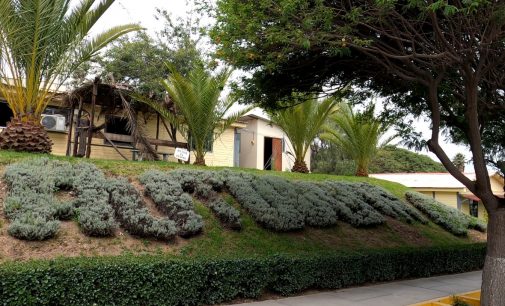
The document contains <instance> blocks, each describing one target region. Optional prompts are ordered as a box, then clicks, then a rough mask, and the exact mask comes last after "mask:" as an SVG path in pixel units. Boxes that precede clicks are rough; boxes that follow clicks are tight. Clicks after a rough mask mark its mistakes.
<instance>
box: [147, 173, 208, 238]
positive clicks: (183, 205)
mask: <svg viewBox="0 0 505 306" xmlns="http://www.w3.org/2000/svg"><path fill="white" fill-rule="evenodd" d="M140 182H141V183H142V184H143V185H144V186H145V188H146V189H145V190H146V194H147V195H148V196H150V197H151V198H152V199H153V201H154V203H155V204H156V206H157V207H158V209H159V210H160V211H162V212H163V213H164V214H166V215H167V216H168V217H169V218H170V219H172V220H175V222H176V224H177V230H178V234H179V235H180V236H182V237H190V236H193V235H196V234H198V233H200V232H201V231H202V228H203V220H202V217H201V216H200V215H198V214H196V213H195V211H194V206H193V199H192V198H191V196H190V195H189V194H188V193H185V192H184V190H183V187H182V186H184V185H185V182H182V181H176V180H174V179H173V178H172V177H170V176H169V175H168V174H167V173H164V172H162V171H156V170H152V171H148V172H146V173H144V174H143V175H142V176H141V177H140ZM188 184H189V183H188Z"/></svg>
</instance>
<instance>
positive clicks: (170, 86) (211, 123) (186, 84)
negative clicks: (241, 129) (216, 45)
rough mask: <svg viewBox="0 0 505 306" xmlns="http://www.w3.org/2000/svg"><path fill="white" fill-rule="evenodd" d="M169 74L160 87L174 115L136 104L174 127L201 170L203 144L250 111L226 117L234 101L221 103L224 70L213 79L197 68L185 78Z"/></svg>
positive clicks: (159, 107)
mask: <svg viewBox="0 0 505 306" xmlns="http://www.w3.org/2000/svg"><path fill="white" fill-rule="evenodd" d="M171 71H172V72H171V73H170V76H169V78H168V80H166V81H163V86H164V87H165V89H166V91H167V93H168V95H169V97H170V99H171V101H172V102H173V103H174V105H175V109H177V115H174V113H173V112H170V111H169V110H167V109H166V108H165V107H163V106H162V105H161V104H159V103H156V102H154V101H149V100H147V99H142V98H141V99H138V100H140V101H141V102H143V103H147V104H149V105H150V106H151V107H152V108H153V109H154V110H156V111H157V112H158V113H159V114H160V115H161V116H162V117H163V118H164V119H166V120H167V121H169V122H171V123H173V124H174V125H175V126H177V128H178V129H179V131H181V133H182V135H184V136H185V137H186V140H187V141H188V142H189V143H191V144H192V145H193V146H194V151H195V162H194V164H195V165H201V166H205V154H206V153H207V151H206V144H207V143H208V142H209V141H214V140H216V139H217V138H219V136H221V134H222V133H223V132H224V131H225V130H226V129H227V128H228V127H230V125H231V124H232V123H234V122H235V121H237V119H238V118H240V117H241V116H243V115H244V114H245V113H246V112H247V111H249V109H250V108H246V109H243V110H241V111H237V112H233V113H230V109H231V107H232V106H233V105H234V104H235V101H234V100H232V99H231V98H230V97H227V98H225V99H221V93H222V91H223V89H224V87H225V86H226V82H227V81H228V78H229V77H230V75H231V70H228V69H225V70H223V71H221V72H220V73H218V74H217V75H215V76H213V75H212V74H211V73H210V72H209V71H207V70H206V69H205V68H204V67H202V66H201V65H197V66H196V67H194V68H193V69H192V70H191V71H190V72H189V73H187V75H186V76H184V75H182V74H181V73H180V72H178V71H175V69H173V68H172V69H171Z"/></svg>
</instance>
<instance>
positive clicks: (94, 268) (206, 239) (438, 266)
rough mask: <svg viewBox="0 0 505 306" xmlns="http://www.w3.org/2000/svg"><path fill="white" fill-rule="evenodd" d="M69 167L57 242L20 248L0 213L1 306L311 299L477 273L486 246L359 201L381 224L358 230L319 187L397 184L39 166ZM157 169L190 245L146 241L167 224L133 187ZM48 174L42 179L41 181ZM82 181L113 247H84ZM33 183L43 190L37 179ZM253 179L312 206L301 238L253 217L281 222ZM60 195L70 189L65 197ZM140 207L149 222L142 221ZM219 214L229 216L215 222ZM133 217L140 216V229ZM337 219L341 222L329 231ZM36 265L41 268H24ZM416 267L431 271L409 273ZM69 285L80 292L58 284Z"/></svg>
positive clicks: (1, 190)
mask: <svg viewBox="0 0 505 306" xmlns="http://www.w3.org/2000/svg"><path fill="white" fill-rule="evenodd" d="M20 156H21V157H22V158H25V156H26V157H29V158H33V155H22V154H18V153H16V154H13V153H10V152H3V151H2V152H0V171H1V170H6V169H5V168H4V167H5V166H6V165H12V163H13V162H17V163H19V164H23V163H25V162H28V163H29V162H30V161H29V160H28V161H27V160H24V161H21V157H20ZM4 157H5V158H4ZM20 161H21V162H20ZM67 162H68V165H70V166H71V168H67V169H73V170H71V172H70V173H72V171H74V172H77V173H75V174H72V175H66V176H61V175H57V176H56V177H57V178H70V180H68V182H67V183H65V184H63V183H57V185H59V186H61V187H59V188H58V189H59V190H58V191H57V192H56V193H55V194H54V195H53V194H52V195H53V197H54V198H55V199H56V200H57V201H56V202H55V203H59V202H65V203H72V204H73V205H74V206H72V207H75V209H74V210H73V211H74V216H73V217H71V219H72V221H70V222H65V221H59V220H60V218H61V217H59V216H56V215H55V217H54V219H55V221H57V222H59V223H60V226H59V230H58V232H57V235H55V236H53V237H52V238H51V239H48V240H46V241H43V242H26V241H24V240H19V239H16V238H14V237H12V236H11V235H9V234H8V231H7V229H8V228H9V226H10V225H11V224H12V221H11V220H10V219H9V220H8V219H6V218H5V215H6V214H5V212H6V211H5V207H4V210H3V211H2V209H1V207H0V244H2V245H3V246H4V247H2V248H0V300H2V302H3V303H6V304H9V305H26V304H30V303H31V304H61V303H65V304H76V305H87V304H93V303H96V304H113V303H116V304H118V303H119V304H128V305H153V304H157V305H173V304H211V303H220V302H225V301H230V300H231V299H234V298H244V297H246V298H253V297H257V296H259V295H260V294H262V292H264V291H265V290H267V291H269V292H270V291H272V292H276V293H279V294H285V295H287V294H292V293H296V292H299V291H301V290H305V289H310V288H339V287H345V286H350V285H359V284H361V283H363V282H374V281H381V280H392V279H401V278H405V277H416V276H427V275H429V274H430V273H450V272H460V271H461V272H463V271H468V270H471V269H477V268H479V267H481V266H482V254H483V253H482V250H483V249H484V247H483V246H478V247H477V248H476V247H474V246H473V245H472V244H471V243H472V242H474V241H482V240H475V239H474V238H475V235H476V233H475V232H473V231H472V235H469V236H468V237H460V236H454V235H452V234H450V233H449V232H447V231H445V230H443V229H442V228H441V227H439V226H438V225H435V224H434V223H431V222H429V223H428V224H423V223H421V222H413V223H408V222H407V220H406V219H404V218H403V219H402V218H401V217H400V218H398V219H394V218H392V217H390V216H387V215H383V214H382V213H381V212H380V211H379V210H378V209H375V208H374V207H373V206H372V205H369V204H367V203H366V200H363V199H362V198H360V197H358V196H355V197H356V198H358V199H361V201H362V202H363V203H364V204H366V205H368V207H370V211H373V212H375V213H376V214H377V215H379V216H381V217H382V218H383V219H384V221H383V223H381V224H377V225H374V226H355V225H352V224H351V222H349V221H346V219H345V218H344V216H345V214H348V216H351V217H355V216H356V214H355V213H354V212H353V211H352V210H351V209H350V208H349V206H347V205H346V204H345V203H344V202H343V201H342V200H341V199H340V198H336V197H334V196H333V195H332V194H333V193H336V191H339V190H340V189H338V188H333V187H328V188H327V187H326V185H327V184H329V183H330V182H332V181H340V182H342V181H346V182H347V183H359V182H370V183H372V184H374V185H375V184H376V183H377V184H379V185H381V186H384V187H385V189H386V190H387V191H388V192H391V193H393V194H394V195H395V196H397V195H398V194H404V191H405V189H404V188H403V187H402V186H401V185H397V184H392V183H389V182H385V181H380V180H374V179H360V178H354V177H349V178H344V177H335V176H328V175H312V174H310V175H297V174H293V173H274V172H262V171H253V170H246V171H244V170H242V169H241V170H238V171H237V170H235V169H226V170H221V169H212V170H211V169H209V170H205V171H203V170H202V169H199V168H195V167H193V166H189V167H187V166H185V165H179V164H176V163H166V162H159V163H152V162H119V161H107V162H105V161H100V160H90V161H89V162H90V163H89V164H87V163H82V162H81V161H80V160H77V159H73V158H70V159H68V160H65V161H63V158H56V157H50V158H49V161H48V162H47V164H44V165H43V167H44V168H47V169H50V168H51V166H49V165H50V164H53V163H54V165H56V164H59V163H62V164H67ZM153 167H156V168H159V169H163V170H166V171H163V172H162V173H163V174H165V175H168V176H169V177H170V181H166V182H164V183H165V184H175V185H176V186H177V184H178V186H179V188H180V189H178V190H179V192H180V190H181V189H182V192H183V193H182V194H186V195H187V196H188V197H189V198H190V199H191V198H192V208H193V210H194V213H195V214H197V215H199V216H201V218H202V222H203V227H202V230H201V233H200V234H199V235H197V236H194V237H192V238H191V239H181V238H178V237H174V239H173V240H172V242H170V243H166V241H167V239H165V238H163V236H162V235H159V236H156V234H155V233H157V232H156V231H154V232H150V231H149V229H150V227H149V226H147V227H145V226H144V225H146V224H148V223H147V222H146V221H145V220H148V219H151V218H152V219H153V220H165V219H169V217H168V215H167V214H165V213H163V211H161V209H159V208H158V206H156V204H155V203H154V201H152V200H151V199H150V197H146V196H145V195H144V192H145V191H146V189H147V186H145V185H143V184H141V182H140V179H139V178H140V177H141V176H142V174H143V173H144V172H145V171H146V170H148V169H150V168H153ZM174 168H175V170H174ZM58 169H60V168H59V167H58ZM61 170H63V168H61ZM95 171H99V172H102V173H101V174H98V172H95ZM5 172H6V171H4V173H5ZM27 172H28V173H32V172H33V171H27ZM46 172H47V171H45V169H44V171H43V172H39V173H46ZM84 172H87V173H88V176H89V177H98V178H99V180H100V181H101V182H102V183H103V181H102V176H103V178H104V179H105V182H106V184H104V186H105V191H106V193H107V195H108V198H107V205H108V206H109V207H110V209H111V215H112V217H113V220H114V222H115V224H116V228H118V230H116V231H115V232H114V236H111V237H89V236H87V235H85V234H84V231H83V230H82V227H81V226H80V225H79V224H78V222H73V220H75V221H77V220H78V216H79V214H80V212H79V209H80V208H83V206H82V205H75V204H76V202H78V201H79V200H80V199H79V198H80V195H81V194H82V193H85V192H91V190H90V189H93V188H95V189H97V190H98V189H100V188H98V187H99V186H98V183H96V182H95V183H93V184H91V183H92V182H85V183H86V184H89V185H86V186H83V187H81V188H80V189H79V191H78V190H77V189H76V188H75V187H74V185H75V184H76V182H75V180H76V179H79V180H84V178H85V177H84V175H82V176H81V177H80V178H79V176H78V174H80V173H84ZM33 173H35V172H33ZM265 174H268V175H265ZM182 176H184V178H183V177H182ZM272 176H273V177H274V178H272ZM27 177H29V176H27ZM237 177H238V178H240V180H237ZM33 179H34V181H35V182H36V186H38V184H39V183H38V182H37V180H36V179H38V177H37V176H34V178H33ZM88 179H89V178H88ZM253 179H255V180H261V179H263V180H265V181H267V182H268V183H269V184H271V185H272V186H271V188H272V190H273V191H274V192H276V193H278V197H281V196H283V197H286V196H288V195H293V194H295V193H296V195H297V196H298V198H297V199H296V203H299V204H303V205H307V207H310V208H309V209H307V208H302V207H297V211H298V212H299V213H300V214H301V215H302V216H303V223H304V226H303V230H297V231H296V232H291V231H287V232H286V231H281V232H279V231H276V230H273V229H272V228H269V227H267V226H265V225H264V224H263V223H261V222H260V221H258V219H257V217H259V218H263V219H264V220H268V218H271V217H272V216H275V214H276V212H275V210H274V209H273V206H271V205H270V204H269V203H268V202H267V201H265V200H264V199H263V197H261V195H258V194H257V192H256V190H255V189H254V187H253V185H252V183H250V182H249V183H247V184H242V183H243V181H245V182H248V181H249V180H253ZM278 179H281V180H278ZM41 181H42V180H41ZM2 183H5V185H3V184H2ZM233 183H240V184H242V185H240V186H241V187H240V188H246V189H247V188H249V190H250V191H251V194H252V197H251V199H252V200H251V199H247V197H245V200H246V202H244V203H245V204H247V205H249V206H247V207H246V205H242V202H241V201H240V199H241V197H243V195H244V194H243V193H241V192H239V193H237V195H238V196H237V197H234V196H233V194H232V192H231V189H232V188H231V186H233ZM274 184H276V185H275V186H274ZM65 185H66V186H67V187H63V186H65ZM236 185H237V184H236ZM235 187H236V186H235ZM37 188H38V187H37ZM173 189H177V188H175V187H174V188H173ZM290 189H292V190H290ZM100 190H101V189H100ZM347 191H348V192H350V191H349V190H347ZM10 192H11V190H10V187H9V184H7V179H6V178H4V179H3V180H1V179H0V198H4V199H5V198H8V197H9V193H10ZM39 195H41V193H39ZM69 195H71V197H68V196H69ZM216 196H217V197H216ZM184 197H186V196H184ZM352 199H354V198H352ZM92 200H93V201H97V199H92ZM215 200H216V202H214V201H215ZM242 200H244V199H242ZM100 201H101V200H100ZM248 201H249V202H248ZM282 201H283V203H290V201H286V200H282ZM291 202H293V203H294V202H295V201H291ZM257 203H265V205H266V209H273V210H272V214H263V213H261V214H258V215H257V216H256V215H253V214H252V213H251V211H253V210H255V209H257V205H251V204H257ZM179 204H180V203H179ZM225 205H227V206H225ZM214 206H216V208H214ZM217 206H220V207H217ZM328 207H330V208H331V210H329V211H328V212H329V215H328V216H329V218H327V219H325V218H324V217H326V216H325V214H319V212H324V211H327V209H328ZM145 208H147V209H148V212H150V214H152V217H149V216H145V215H144V214H143V212H146V210H145ZM222 208H224V210H225V211H226V212H224V213H220V211H221V209H222ZM228 210H229V211H228ZM332 211H333V212H334V214H333V213H331V212H332ZM260 212H261V211H260ZM307 212H310V213H311V214H309V213H307ZM220 215H221V217H220ZM237 215H238V216H239V220H240V226H241V230H240V231H236V230H230V227H229V226H228V225H227V223H226V222H223V220H224V219H225V218H228V217H229V216H235V217H236V216H237ZM137 216H143V217H142V218H140V219H136V217H137ZM144 217H145V218H144ZM335 218H336V220H337V221H336V224H333V222H334V220H335ZM136 220H139V221H136ZM234 220H236V219H234ZM260 220H261V219H260ZM328 220H330V221H331V222H328ZM148 222H149V221H148ZM173 222H174V228H175V229H174V236H177V232H178V226H177V224H175V223H176V222H175V220H173ZM268 222H271V224H276V222H277V221H275V220H273V219H270V220H269V221H268ZM136 231H138V232H136ZM469 231H471V230H469ZM151 234H154V235H151ZM132 235H133V236H132ZM139 238H142V239H139ZM146 254H148V255H146ZM139 255H140V256H139ZM83 256H84V257H83ZM70 257H80V258H75V259H72V258H70ZM59 258H61V259H59ZM32 259H38V260H36V261H28V262H26V261H27V260H32ZM418 262H425V263H427V262H429V263H430V264H426V265H418V264H413V263H418ZM431 263H433V264H431ZM68 279H75V280H77V281H76V282H68V281H65V280H68ZM40 280H43V281H40ZM14 287H15V289H14ZM11 288H12V289H11ZM49 288H50V290H49ZM124 292H128V294H124Z"/></svg>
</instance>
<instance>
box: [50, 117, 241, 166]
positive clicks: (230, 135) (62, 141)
mask: <svg viewBox="0 0 505 306" xmlns="http://www.w3.org/2000/svg"><path fill="white" fill-rule="evenodd" d="M99 112H100V111H99V108H97V112H96V113H97V114H98V113H99ZM147 119H148V120H147V122H146V123H145V126H144V131H145V134H146V135H147V137H149V138H156V115H151V116H149V117H148V118H147ZM104 122H105V117H104V116H99V117H95V125H100V124H103V123H104ZM48 133H49V137H50V138H51V140H52V141H53V147H52V153H53V154H55V155H65V154H66V148H67V137H68V133H61V132H50V131H49V132H48ZM159 139H162V140H170V137H169V136H168V132H167V131H166V129H165V127H164V126H163V124H162V123H160V130H159ZM72 141H73V136H72ZM177 141H179V142H186V140H185V139H184V137H183V135H182V134H180V133H179V132H178V133H177ZM234 141H235V139H234V128H229V129H227V130H226V131H225V132H224V133H223V134H222V135H221V137H220V138H219V139H217V140H216V141H214V144H213V150H212V152H208V153H207V155H206V156H205V160H206V163H207V165H209V166H226V167H232V166H233V146H234ZM92 144H98V145H104V144H106V142H105V141H104V140H103V139H99V138H93V140H92ZM72 148H73V145H72V146H71V150H72ZM119 150H120V151H121V153H122V154H123V155H124V156H126V157H127V158H128V159H129V160H131V159H132V152H131V150H132V149H123V148H120V149H119ZM157 151H158V152H160V153H162V152H163V153H171V154H173V153H174V151H175V148H171V147H166V146H159V147H158V150H157ZM71 152H72V151H71ZM91 158H97V159H112V160H117V159H123V158H122V157H121V155H119V154H118V153H117V152H116V150H115V149H114V148H113V147H112V146H92V147H91ZM194 160H195V156H194V154H191V162H193V161H194ZM169 161H176V159H175V158H174V157H173V156H172V155H171V156H170V157H169Z"/></svg>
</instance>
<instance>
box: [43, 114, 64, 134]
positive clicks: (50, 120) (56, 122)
mask: <svg viewBox="0 0 505 306" xmlns="http://www.w3.org/2000/svg"><path fill="white" fill-rule="evenodd" d="M40 124H42V125H43V126H44V127H45V128H46V130H49V131H56V132H65V131H66V129H67V127H66V124H67V118H66V117H65V116H63V115H42V119H40Z"/></svg>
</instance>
